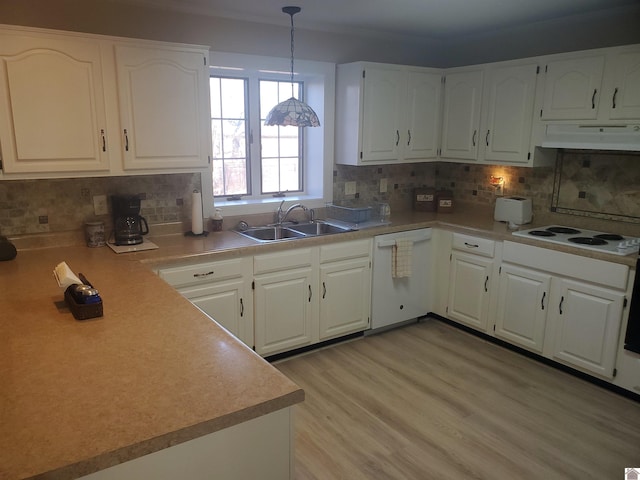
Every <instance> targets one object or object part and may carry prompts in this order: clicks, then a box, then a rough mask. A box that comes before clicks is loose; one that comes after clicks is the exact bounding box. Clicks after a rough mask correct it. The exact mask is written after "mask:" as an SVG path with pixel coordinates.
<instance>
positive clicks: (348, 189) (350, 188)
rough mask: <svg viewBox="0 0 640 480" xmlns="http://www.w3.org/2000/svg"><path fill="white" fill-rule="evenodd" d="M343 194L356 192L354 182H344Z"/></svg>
mask: <svg viewBox="0 0 640 480" xmlns="http://www.w3.org/2000/svg"><path fill="white" fill-rule="evenodd" d="M344 194H345V195H355V194H356V182H345V183H344Z"/></svg>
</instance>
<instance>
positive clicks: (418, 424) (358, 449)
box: [275, 319, 640, 480]
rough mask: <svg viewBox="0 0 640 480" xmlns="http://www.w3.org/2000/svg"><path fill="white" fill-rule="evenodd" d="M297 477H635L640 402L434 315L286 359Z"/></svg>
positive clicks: (511, 479)
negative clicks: (292, 388) (295, 396)
mask: <svg viewBox="0 0 640 480" xmlns="http://www.w3.org/2000/svg"><path fill="white" fill-rule="evenodd" d="M275 366H276V367H277V368H278V369H280V370H281V371H282V372H284V373H285V374H286V375H287V376H289V377H290V378H291V379H292V380H294V381H295V382H296V383H297V384H298V385H300V386H301V387H303V388H304V390H305V392H306V400H305V402H304V403H302V404H300V405H299V406H298V407H296V440H295V441H296V444H295V446H296V479H297V480H307V479H322V480H328V479H349V480H357V479H438V480H440V479H455V480H462V479H465V480H467V479H491V480H500V479H509V480H519V479H544V480H547V479H580V480H585V479H597V480H604V479H623V478H624V467H637V466H640V403H637V402H634V401H632V400H629V399H627V398H624V397H621V396H619V395H616V394H614V393H612V392H609V391H607V390H604V389H602V388H600V387H597V386H595V385H592V384H590V383H588V382H585V381H584V380H581V379H579V378H575V377H573V376H571V375H569V374H567V373H564V372H561V371H559V370H556V369H554V368H552V367H548V366H546V365H543V364H540V363H539V362H536V361H534V360H531V359H529V358H526V357H524V356H522V355H519V354H517V353H514V352H511V351H509V350H506V349H504V348H502V347H499V346H497V345H493V344H491V343H488V342H485V341H484V340H482V339H480V338H477V337H474V336H473V335H470V334H468V333H465V332H462V331H460V330H458V329H456V328H454V327H451V326H450V325H446V324H444V323H442V322H439V321H437V320H433V319H427V320H426V321H423V322H421V323H418V324H413V325H409V326H407V327H402V328H399V329H396V330H392V331H389V332H385V333H383V334H380V335H373V336H370V337H365V338H360V339H357V340H354V341H352V342H348V343H343V344H339V345H334V346H332V347H328V348H326V349H323V350H318V351H315V352H311V353H307V354H305V355H300V356H298V357H293V358H289V359H286V360H282V361H280V362H278V363H276V364H275Z"/></svg>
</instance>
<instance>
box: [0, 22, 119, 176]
mask: <svg viewBox="0 0 640 480" xmlns="http://www.w3.org/2000/svg"><path fill="white" fill-rule="evenodd" d="M110 133H111V132H108V131H107V122H106V114H105V95H104V87H103V71H102V61H101V45H100V43H98V42H97V41H95V40H91V39H84V38H81V37H64V36H60V35H46V36H44V35H42V34H29V33H28V32H24V33H22V32H18V31H15V30H7V31H4V30H3V31H0V146H1V148H2V159H3V169H4V171H5V172H7V173H33V172H72V171H79V170H83V171H91V172H100V171H102V172H106V171H108V169H109V157H110V155H111V153H112V152H110V151H109V146H108V145H107V135H109V134H110ZM113 133H114V134H115V132H113Z"/></svg>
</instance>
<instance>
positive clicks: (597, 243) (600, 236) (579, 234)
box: [513, 225, 640, 255]
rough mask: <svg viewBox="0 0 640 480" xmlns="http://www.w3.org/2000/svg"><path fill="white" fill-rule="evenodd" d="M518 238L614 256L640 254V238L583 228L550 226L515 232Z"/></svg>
mask: <svg viewBox="0 0 640 480" xmlns="http://www.w3.org/2000/svg"><path fill="white" fill-rule="evenodd" d="M513 235H516V236H518V237H528V238H535V239H536V240H540V241H543V242H551V243H558V244H561V245H571V246H573V247H578V248H585V249H588V250H594V251H598V252H605V253H612V254H614V255H632V254H638V249H639V248H640V238H636V237H624V236H622V235H618V234H615V233H607V232H597V231H595V230H585V229H583V228H581V229H578V228H572V227H563V226H561V225H548V226H546V227H537V228H531V229H528V230H518V231H516V232H513Z"/></svg>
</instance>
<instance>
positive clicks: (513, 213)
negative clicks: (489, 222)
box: [493, 197, 533, 225]
mask: <svg viewBox="0 0 640 480" xmlns="http://www.w3.org/2000/svg"><path fill="white" fill-rule="evenodd" d="M532 217H533V212H532V208H531V199H530V198H524V197H498V198H496V208H495V210H494V213H493V218H494V219H495V220H496V221H497V222H509V223H514V224H516V225H523V224H525V223H529V222H530V221H531V218H532Z"/></svg>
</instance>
